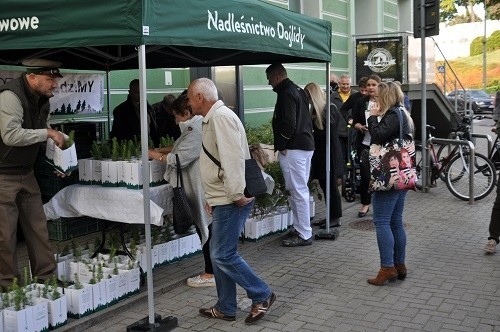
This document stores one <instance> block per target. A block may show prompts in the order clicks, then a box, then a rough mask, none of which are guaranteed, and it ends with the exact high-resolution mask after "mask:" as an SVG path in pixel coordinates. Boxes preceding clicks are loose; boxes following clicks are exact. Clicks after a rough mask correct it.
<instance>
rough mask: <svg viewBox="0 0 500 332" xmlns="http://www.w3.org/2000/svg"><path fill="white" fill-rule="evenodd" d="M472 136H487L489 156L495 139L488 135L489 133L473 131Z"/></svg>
mask: <svg viewBox="0 0 500 332" xmlns="http://www.w3.org/2000/svg"><path fill="white" fill-rule="evenodd" d="M471 137H477V138H486V140H487V141H488V153H487V154H486V156H487V157H488V155H489V154H490V151H491V147H492V146H493V139H492V138H491V136H490V135H487V134H475V133H471Z"/></svg>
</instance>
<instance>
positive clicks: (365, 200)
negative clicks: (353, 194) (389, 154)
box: [358, 145, 372, 205]
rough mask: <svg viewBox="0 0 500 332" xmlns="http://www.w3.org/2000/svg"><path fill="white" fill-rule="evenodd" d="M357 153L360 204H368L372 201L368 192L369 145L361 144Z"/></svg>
mask: <svg viewBox="0 0 500 332" xmlns="http://www.w3.org/2000/svg"><path fill="white" fill-rule="evenodd" d="M358 155H359V164H360V167H359V172H360V175H361V181H360V184H359V191H360V193H359V194H360V196H361V204H363V205H370V204H371V202H372V194H371V193H370V191H369V189H370V160H369V158H368V157H369V155H370V147H369V146H366V145H362V147H361V148H360V149H359V150H358Z"/></svg>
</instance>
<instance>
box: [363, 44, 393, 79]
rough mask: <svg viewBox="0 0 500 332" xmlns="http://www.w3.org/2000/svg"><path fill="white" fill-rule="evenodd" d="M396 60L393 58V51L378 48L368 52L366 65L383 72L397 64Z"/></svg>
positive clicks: (377, 71) (375, 70)
mask: <svg viewBox="0 0 500 332" xmlns="http://www.w3.org/2000/svg"><path fill="white" fill-rule="evenodd" d="M395 64H396V60H394V59H393V58H392V55H391V53H390V52H389V51H388V50H386V49H385V48H376V49H374V50H373V51H371V52H370V54H368V58H367V60H366V61H365V66H368V67H369V68H370V69H371V70H372V71H374V72H376V73H381V72H384V71H386V70H387V69H389V67H390V66H392V65H395Z"/></svg>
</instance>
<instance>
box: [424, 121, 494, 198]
mask: <svg viewBox="0 0 500 332" xmlns="http://www.w3.org/2000/svg"><path fill="white" fill-rule="evenodd" d="M426 129H427V136H428V138H429V139H430V138H432V137H433V136H432V133H431V131H432V130H434V129H436V128H435V127H433V126H430V125H426ZM450 137H451V138H453V139H457V140H464V141H469V140H470V137H471V135H470V125H468V124H467V123H466V122H465V123H463V124H462V125H461V126H460V128H459V130H458V131H456V132H454V133H452V134H451V135H450ZM428 148H429V150H430V154H429V155H430V158H429V161H428V163H429V168H430V174H429V175H430V182H429V184H430V187H435V186H436V185H437V179H441V180H443V181H445V183H446V186H447V187H448V190H449V191H450V192H451V193H452V194H453V195H454V196H455V197H457V198H459V199H461V200H464V201H467V200H469V161H470V152H469V148H468V147H466V146H463V145H454V144H444V145H441V146H439V148H438V149H437V151H436V147H435V145H434V144H433V143H432V141H431V143H428ZM423 152H424V149H423V148H422V144H421V143H418V142H416V144H415V154H416V155H415V157H416V172H417V176H418V181H417V188H419V189H422V186H423V184H422V178H421V174H422V169H423V164H422V153H423ZM473 174H474V188H473V189H474V200H480V199H482V198H484V197H486V196H488V195H489V194H490V193H491V191H492V190H493V188H494V187H495V184H496V172H495V165H494V164H493V163H492V162H491V160H490V159H489V158H487V157H485V156H484V155H482V154H480V153H475V154H474V170H473Z"/></svg>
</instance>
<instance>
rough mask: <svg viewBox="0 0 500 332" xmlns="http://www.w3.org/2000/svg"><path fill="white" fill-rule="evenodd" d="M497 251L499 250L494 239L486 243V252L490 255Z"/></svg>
mask: <svg viewBox="0 0 500 332" xmlns="http://www.w3.org/2000/svg"><path fill="white" fill-rule="evenodd" d="M496 249H497V241H495V240H493V239H491V240H488V243H486V246H485V247H484V251H486V252H487V253H488V254H493V253H494V252H495V250H496Z"/></svg>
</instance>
